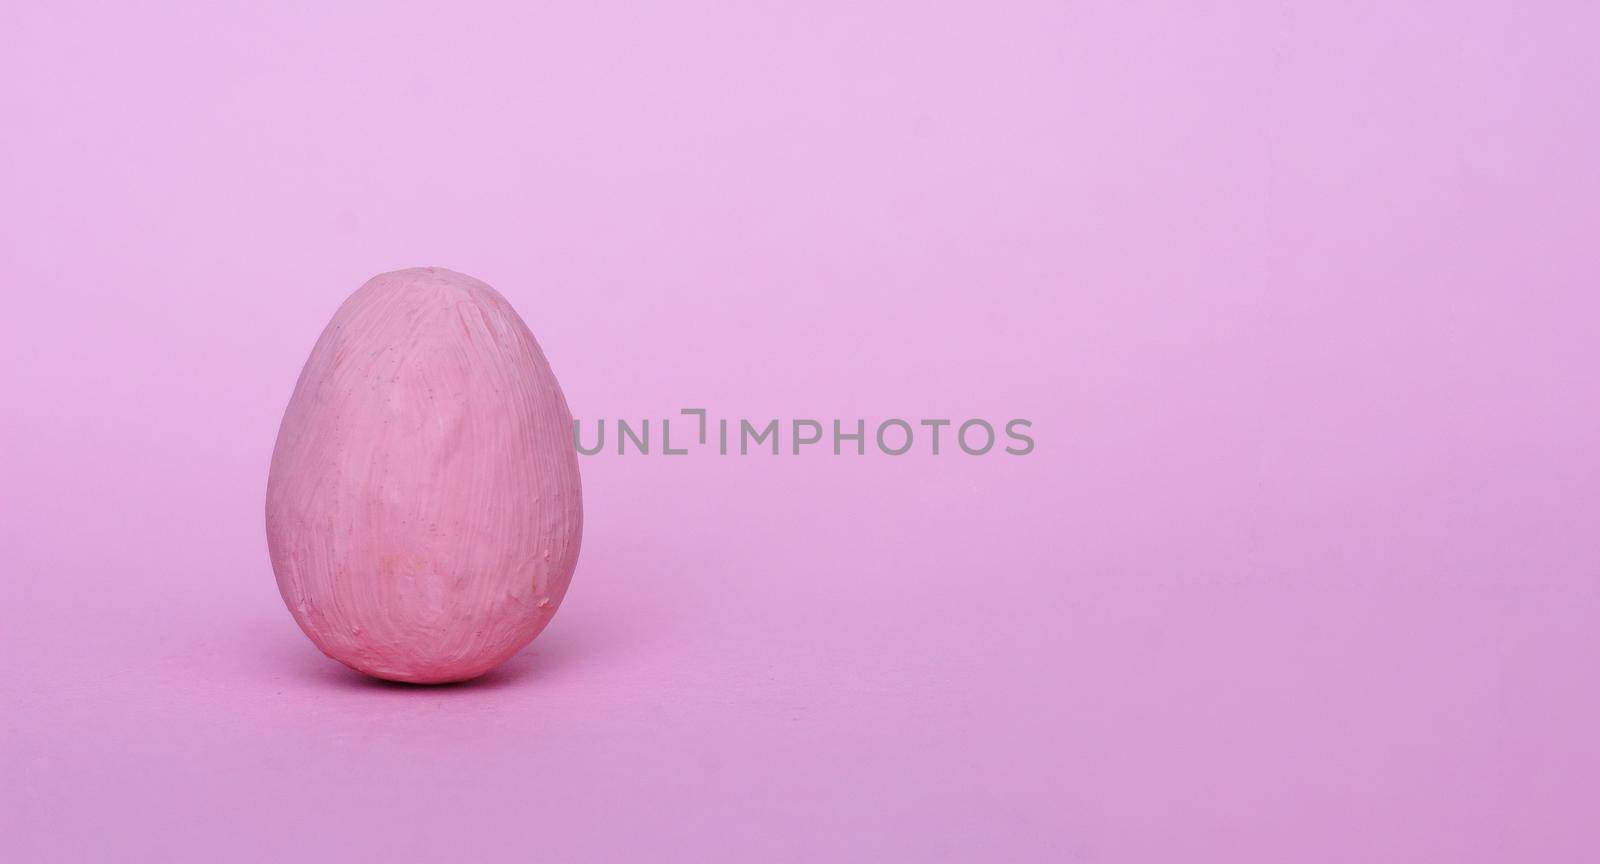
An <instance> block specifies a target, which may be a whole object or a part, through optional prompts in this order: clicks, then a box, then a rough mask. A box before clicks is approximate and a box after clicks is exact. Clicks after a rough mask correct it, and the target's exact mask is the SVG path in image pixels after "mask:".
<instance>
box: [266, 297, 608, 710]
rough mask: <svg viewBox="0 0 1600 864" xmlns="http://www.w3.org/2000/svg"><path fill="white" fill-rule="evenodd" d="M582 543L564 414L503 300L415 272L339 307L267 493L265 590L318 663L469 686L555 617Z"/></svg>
mask: <svg viewBox="0 0 1600 864" xmlns="http://www.w3.org/2000/svg"><path fill="white" fill-rule="evenodd" d="M582 534H583V500H582V490H581V488H580V485H579V480H578V458H577V454H576V452H574V450H573V446H572V414H571V412H569V411H568V410H567V401H566V398H565V397H564V396H562V395H561V387H560V386H559V385H558V384H557V383H556V379H555V375H554V374H553V373H552V372H551V371H550V363H549V362H548V361H547V360H546V359H545V356H544V353H543V352H542V351H540V350H539V344H538V342H536V341H535V340H534V337H533V334H532V333H530V332H528V327H527V325H526V324H524V323H523V321H522V319H521V318H520V317H518V315H517V313H516V310H514V309H512V308H511V304H509V303H507V302H506V299H505V298H504V297H503V296H501V295H500V293H499V292H497V291H495V290H494V289H493V288H491V287H489V286H488V285H485V284H484V283H482V282H480V281H478V280H477V279H473V278H472V277H470V276H465V275H462V274H460V273H455V272H452V271H450V270H446V269H442V268H435V267H426V268H413V269H409V270H399V271H395V272H393V273H384V274H382V275H380V276H375V277H373V278H372V279H371V280H369V281H368V282H367V283H366V284H365V285H363V286H361V289H360V290H358V291H356V292H355V293H354V294H353V295H351V296H350V299H348V300H346V301H345V303H344V305H343V306H340V307H339V311H338V312H337V313H335V314H334V316H333V320H331V321H329V322H328V326H327V327H326V328H324V329H323V331H322V338H320V339H318V340H317V344H316V347H315V348H313V349H312V351H311V357H310V359H308V360H307V361H306V365H305V369H304V370H302V371H301V373H300V380H299V383H298V384H296V385H295V389H294V397H293V398H292V399H291V400H290V402H289V407H288V409H287V410H286V411H285V412H284V417H283V425H282V426H281V427H280V428H279V430H278V443H277V447H276V448H275V449H274V451H273V456H272V473H271V481H270V482H269V484H268V487H267V541H268V545H269V546H270V547H271V550H272V567H273V571H274V572H275V573H276V575H277V579H278V589H279V591H281V592H282V593H283V601H284V603H285V604H287V605H288V607H289V611H290V612H291V613H293V614H294V618H295V621H296V622H297V623H298V624H299V625H300V628H301V629H302V630H304V631H305V632H306V635H307V636H310V637H311V641H312V642H315V643H316V645H317V647H318V648H320V649H322V651H323V653H325V654H327V655H328V656H330V657H333V658H335V659H337V660H339V661H340V662H342V663H345V664H346V665H348V666H350V667H351V668H354V669H357V670H359V671H362V672H365V673H367V674H369V675H375V676H377V677H379V678H385V679H388V680H391V681H406V682H410V683H415V684H438V683H442V682H449V681H465V680H467V679H470V678H475V677H477V676H478V675H481V674H483V673H484V672H487V671H488V670H489V669H491V668H493V667H494V666H497V665H499V664H500V663H502V662H503V661H505V660H506V659H507V658H509V657H510V656H511V655H512V654H515V653H516V652H517V651H518V650H519V649H521V648H522V647H523V646H524V645H527V644H528V643H529V642H530V641H532V640H533V638H534V637H535V636H537V635H538V634H539V631H540V630H543V629H544V626H545V625H546V624H548V623H549V621H550V618H551V616H553V615H555V612H556V608H557V607H558V606H559V605H560V603H561V598H562V597H563V596H565V595H566V593H567V585H568V584H569V583H570V582H571V580H572V571H573V568H574V567H575V566H576V565H577V561H578V547H579V542H580V540H581V538H582Z"/></svg>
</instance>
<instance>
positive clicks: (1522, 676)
mask: <svg viewBox="0 0 1600 864" xmlns="http://www.w3.org/2000/svg"><path fill="white" fill-rule="evenodd" d="M124 5H125V6H127V7H128V8H118V7H122V6H124ZM137 5H138V8H133V7H134V6H135V4H102V3H92V4H91V3H79V4H61V3H50V4H46V3H22V4H18V3H8V4H6V6H5V9H4V12H3V13H0V250H3V254H0V264H3V268H4V270H3V272H4V275H3V277H0V279H3V282H0V288H3V291H4V298H3V299H4V304H3V307H0V370H3V376H4V377H3V379H0V381H3V384H0V436H3V437H0V444H3V447H4V449H3V451H0V452H3V458H0V506H3V508H4V509H3V513H0V579H3V582H0V588H3V592H4V593H3V594H0V699H3V702H0V858H4V859H5V860H7V861H17V862H22V861H42V860H74V859H100V860H159V861H180V860H211V861H256V860H259V861H284V860H296V859H305V860H337V861H368V860H371V861H392V860H406V859H413V858H418V859H431V860H440V861H446V860H447V861H462V862H477V861H551V862H555V861H577V860H609V861H739V862H754V861H839V860H854V861H873V862H878V861H906V862H924V861H945V860H949V861H1030V862H1032V861H1038V862H1046V861H1048V862H1058V861H1098V862H1175V861H1185V862H1188V861H1206V862H1210V861H1216V862H1229V864H1236V862H1245V861H1249V862H1274V864H1276V862H1285V861H1295V862H1317V861H1327V862H1352V861H1364V862H1407V864H1412V862H1426V861H1440V862H1469V861H1495V862H1502V861H1503V862H1534V861H1538V862H1592V861H1595V860H1597V859H1600V823H1597V822H1596V820H1595V818H1594V817H1595V802H1596V800H1597V798H1600V779H1597V778H1600V744H1597V739H1596V729H1597V728H1600V682H1597V677H1596V675H1597V673H1596V669H1597V663H1600V656H1597V655H1600V630H1597V623H1596V622H1597V620H1600V590H1597V584H1600V540H1597V538H1596V534H1595V527H1596V524H1597V517H1600V467H1597V466H1600V458H1597V453H1596V449H1595V445H1596V442H1597V440H1600V388H1597V385H1596V372H1597V360H1600V356H1597V355H1600V350H1597V348H1596V344H1597V340H1600V300H1597V299H1596V298H1597V286H1600V253H1597V246H1596V238H1597V233H1600V220H1597V218H1596V217H1597V213H1600V204H1597V202H1600V157H1597V154H1600V112H1597V110H1596V103H1595V98H1596V93H1597V92H1600V75H1597V70H1600V61H1597V60H1596V54H1595V44H1594V39H1595V34H1596V33H1597V32H1600V15H1597V13H1596V12H1595V11H1594V7H1593V6H1592V5H1590V4H1579V3H1547V4H1534V5H1533V6H1528V7H1518V6H1516V4H1510V3H1498V4H1491V3H1459V2H1451V3H1433V4H1427V3H1367V4H1349V3H1322V4H1307V3H1259V4H1257V3H1235V4H1223V5H1222V6H1221V7H1220V8H1202V7H1205V6H1210V5H1211V4H1196V3H1172V4H1165V5H1160V6H1157V5H1146V4H1091V3H1068V2H1039V3H976V2H974V3H969V4H949V3H936V4H930V3H912V2H906V3H897V4H881V3H853V2H850V3H846V2H837V3H835V2H826V3H817V2H812V3H789V4H777V3H759V4H748V3H728V4H713V3H703V2H689V3H662V4H651V5H613V4H597V3H576V2H574V3H560V4H550V3H544V4H531V3H530V4H504V5H503V6H501V5H495V6H476V5H473V4H464V5H462V4H416V5H407V6H391V4H370V5H360V6H357V5H351V4H344V3H340V4H313V3H306V4H249V5H248V6H247V5H245V4H240V5H239V6H238V7H237V8H228V7H230V6H232V4H216V3H191V4H183V6H182V7H181V8H163V7H170V6H171V4H137ZM291 6H293V8H291ZM265 7H282V8H265ZM446 7H448V11H445V9H446ZM1319 7H1320V8H1319ZM1582 7H1588V8H1587V10H1584V9H1583V8H1582ZM420 264H436V265H442V266H448V267H452V268H456V269H459V270H462V271H464V272H467V273H470V274H473V275H475V276H478V277H480V278H482V279H485V280H487V281H489V282H490V283H492V284H494V285H495V286H497V287H498V288H499V289H500V290H501V291H503V292H504V293H505V294H506V295H507V296H508V297H509V298H510V299H511V300H512V302H513V303H515V304H516V306H517V307H518V308H519V309H520V311H521V312H522V314H523V316H524V317H525V318H526V319H527V321H528V322H529V324H530V326H531V327H532V328H533V330H534V332H535V333H537V334H538V337H539V339H540V340H541V341H542V343H543V345H544V348H545V350H546V352H547V353H548V355H549V356H550V358H551V360H552V362H553V363H554V365H555V368H556V371H557V374H558V375H559V376H560V378H561V381H562V383H563V385H564V386H565V388H566V392H567V395H568V398H569V399H570V401H571V404H572V406H573V409H574V412H575V413H576V414H578V415H579V416H580V417H585V418H597V417H607V418H613V417H616V416H627V417H638V416H650V417H660V416H664V415H667V414H670V413H674V412H676V411H677V409H678V408H680V407H685V406H697V405H698V406H705V407H707V408H709V409H711V410H712V412H713V413H714V414H718V415H721V416H732V417H738V416H750V417H765V416H780V417H794V416H807V417H821V418H832V417H844V418H854V417H857V416H862V417H867V418H874V419H881V418H884V417H889V416H902V417H908V418H912V419H916V418H920V417H952V418H956V419H965V418H967V417H972V416H981V417H988V418H990V419H1001V420H1003V419H1007V418H1010V417H1013V416H1020V417H1028V418H1031V419H1033V420H1034V421H1035V424H1036V425H1035V428H1034V432H1035V435H1036V438H1037V439H1038V451H1037V452H1036V453H1035V454H1034V455H1032V456H1029V457H1026V458H1006V457H997V456H991V457H987V458H982V459H972V458H963V457H960V456H958V455H953V456H942V457H940V458H937V459H934V458H928V457H926V456H907V457H904V458H900V459H890V458H886V457H883V456H869V457H867V458H863V459H833V458H831V457H818V458H803V459H798V460H796V459H793V458H787V457H786V458H778V459H775V458H772V457H770V456H767V457H749V458H746V459H734V458H727V459H718V458H716V457H714V456H713V457H701V456H692V457H689V458H686V459H681V460H667V459H661V458H655V457H652V458H648V459H640V458H623V459H618V458H616V457H614V456H611V457H595V458H588V459H585V460H584V461H583V470H584V484H585V492H586V505H587V513H588V520H587V523H588V524H587V532H586V536H585V538H584V551H583V557H582V560H581V561H580V564H579V568H578V573H577V577H576V580H575V581H574V583H573V590H572V593H571V595H570V596H569V597H568V600H567V603H566V605H565V606H564V607H563V609H562V611H561V613H560V614H559V615H558V616H557V617H556V619H555V623H554V624H553V625H552V626H551V628H550V630H549V631H547V632H546V634H545V635H544V636H543V637H541V638H540V639H539V641H538V642H536V643H535V645H534V646H533V647H532V648H531V649H530V650H529V651H527V652H525V653H524V654H522V655H521V656H520V657H518V658H517V659H516V660H514V661H513V662H512V663H511V664H510V665H509V666H508V667H506V668H505V669H504V670H503V671H502V672H500V673H498V674H496V675H493V676H491V677H490V678H489V679H487V680H485V681H483V682H482V683H481V684H479V685H476V686H469V687H460V688H453V689H404V688H397V687H392V686H385V685H379V684H374V683H370V682H368V681H366V680H365V679H362V678H360V677H358V676H356V675H354V674H352V673H348V672H346V671H345V670H344V669H343V668H342V667H339V666H337V665H335V664H333V663H332V662H331V661H328V660H326V659H324V658H323V657H322V656H320V655H319V654H318V653H317V652H316V651H315V649H313V648H312V646H311V644H310V643H309V642H308V641H307V640H306V639H305V637H304V636H302V635H301V634H300V633H299V632H298V630H296V628H295V626H294V624H293V623H292V621H291V620H290V618H289V615H288V613H287V612H286V611H285V610H284V609H283V608H282V604H281V602H280V600H279V598H278V594H277V590H276V588H275V587H274V584H273V579H272V574H271V571H270V568H269V565H268V560H267V554H266V549H265V541H264V538H263V525H262V507H263V503H262V502H263V494H264V491H263V490H264V485H265V482H266V473H267V464H268V458H269V455H270V451H271V448H272V442H273V438H274V435H275V433H276V430H277V424H278V419H279V417H280V415H281V412H282V410H283V408H284V405H285V403H286V401H287V400H288V397H289V393H290V391H291V388H292V387H293V384H294V380H295V376H296V374H297V373H298V371H299V368H300V365H301V363H302V362H303V361H304V360H305V357H306V354H307V352H308V351H309V350H310V347H311V344H312V342H313V340H314V339H315V337H316V335H317V333H318V331H319V330H320V328H321V327H322V326H323V324H324V323H325V322H326V320H327V318H328V317H329V316H330V315H331V314H332V312H333V310H334V309H335V308H336V307H337V306H338V304H339V303H340V301H341V300H343V299H344V297H345V295H346V294H347V293H348V292H350V291H351V290H353V289H354V288H355V287H356V286H358V285H359V284H360V283H361V282H362V281H363V280H364V279H366V278H367V277H368V276H371V275H372V274H374V273H376V272H378V271H382V270H388V269H393V268H397V267H403V266H410V265H420Z"/></svg>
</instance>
